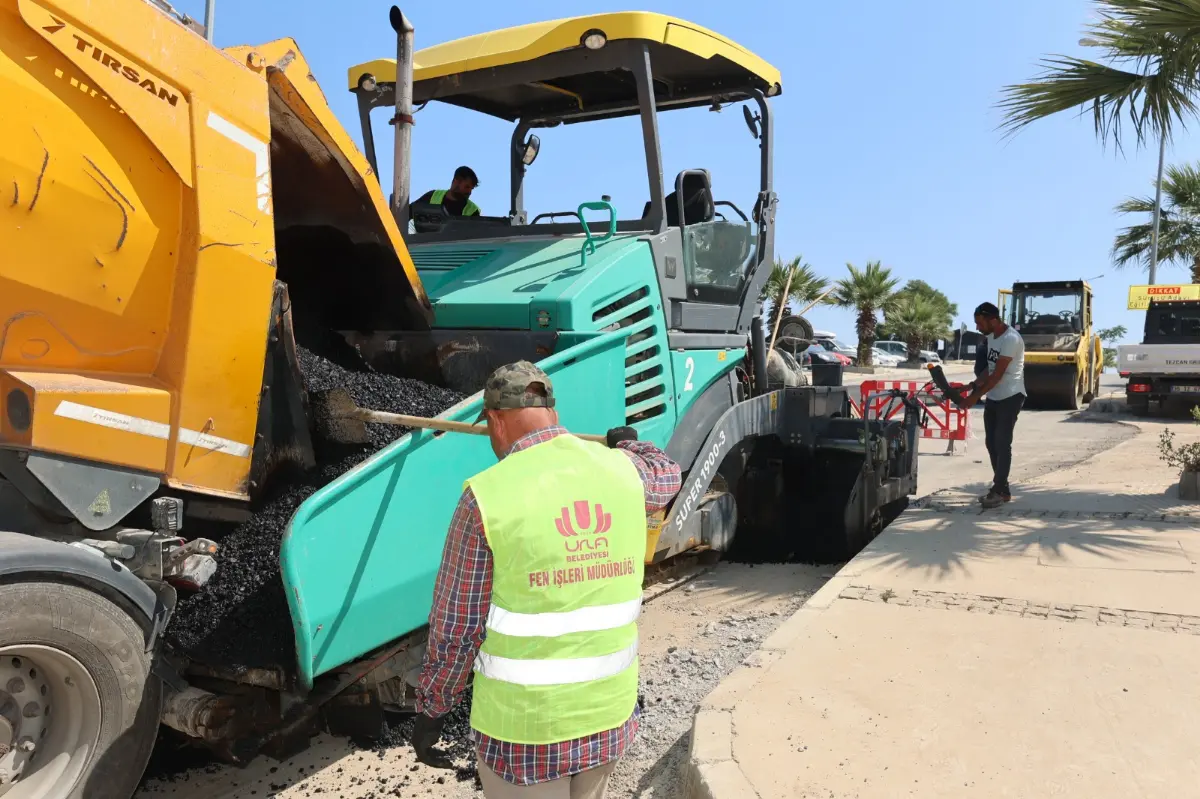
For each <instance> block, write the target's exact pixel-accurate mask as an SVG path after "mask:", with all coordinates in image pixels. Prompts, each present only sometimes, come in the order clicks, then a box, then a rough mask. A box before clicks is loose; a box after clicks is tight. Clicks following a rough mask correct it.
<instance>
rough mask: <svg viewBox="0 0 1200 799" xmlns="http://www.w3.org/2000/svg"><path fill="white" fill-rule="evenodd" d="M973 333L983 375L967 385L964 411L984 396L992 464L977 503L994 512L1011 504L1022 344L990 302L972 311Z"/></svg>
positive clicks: (1022, 374)
mask: <svg viewBox="0 0 1200 799" xmlns="http://www.w3.org/2000/svg"><path fill="white" fill-rule="evenodd" d="M975 329H976V330H978V331H979V332H980V333H983V334H985V335H986V336H987V339H986V340H985V346H986V347H987V374H986V375H985V376H980V377H979V378H977V379H976V380H975V381H974V382H972V383H971V386H972V391H971V396H969V397H967V401H966V407H967V408H970V407H972V406H973V405H975V403H977V402H979V398H980V397H982V396H983V395H984V394H986V395H987V403H986V404H985V405H984V406H983V429H984V438H985V440H986V441H987V451H988V457H989V458H990V459H991V461H992V488H991V490H990V491H988V492H987V494H985V495H984V496H983V497H981V498H980V500H979V501H980V502H982V503H983V507H985V508H998V507H1000V506H1001V505H1003V504H1004V503H1005V502H1011V501H1012V491H1011V489H1009V487H1008V472H1009V470H1010V469H1011V468H1012V441H1013V430H1014V429H1016V426H1017V415H1018V414H1020V413H1021V406H1023V405H1024V404H1025V342H1024V341H1023V340H1022V339H1021V334H1020V333H1018V332H1017V331H1016V330H1013V329H1012V328H1011V327H1009V326H1008V325H1006V324H1004V320H1003V319H1001V318H1000V309H999V308H997V307H996V306H995V305H992V304H991V303H990V302H985V303H983V304H982V305H980V306H979V307H978V308H976V309H975Z"/></svg>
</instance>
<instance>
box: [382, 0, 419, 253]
mask: <svg viewBox="0 0 1200 799" xmlns="http://www.w3.org/2000/svg"><path fill="white" fill-rule="evenodd" d="M388 18H389V19H390V21H391V23H392V30H394V31H395V32H396V115H395V116H394V117H392V124H393V125H394V126H395V127H396V132H395V137H394V141H395V151H394V158H393V162H392V216H394V217H396V224H397V225H399V227H400V232H401V233H404V232H406V231H407V230H408V198H409V190H410V188H411V186H412V160H411V158H410V157H409V154H410V153H411V152H412V126H413V117H412V113H413V108H412V102H413V100H412V96H413V32H414V30H415V29H414V28H413V26H412V23H411V22H409V21H408V17H406V16H404V12H402V11H401V10H400V9H399V8H398V7H396V6H392V10H391V12H389V14H388Z"/></svg>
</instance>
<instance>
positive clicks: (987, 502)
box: [979, 488, 1012, 508]
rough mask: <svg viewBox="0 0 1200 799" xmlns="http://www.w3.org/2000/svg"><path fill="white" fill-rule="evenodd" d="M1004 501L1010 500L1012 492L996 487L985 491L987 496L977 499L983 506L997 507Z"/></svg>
mask: <svg viewBox="0 0 1200 799" xmlns="http://www.w3.org/2000/svg"><path fill="white" fill-rule="evenodd" d="M1005 502H1012V494H1010V493H1008V492H1007V491H1001V490H1000V489H996V488H993V489H992V490H991V491H989V492H988V493H987V496H985V497H984V498H983V499H981V500H979V504H981V505H983V507H985V508H998V507H1000V506H1001V505H1003V504H1004V503H1005Z"/></svg>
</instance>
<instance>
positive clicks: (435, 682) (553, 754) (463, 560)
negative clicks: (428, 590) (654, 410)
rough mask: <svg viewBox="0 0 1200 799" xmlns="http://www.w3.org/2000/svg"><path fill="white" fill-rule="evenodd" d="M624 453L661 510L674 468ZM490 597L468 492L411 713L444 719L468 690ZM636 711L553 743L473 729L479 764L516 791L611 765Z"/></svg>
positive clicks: (632, 728) (546, 432)
mask: <svg viewBox="0 0 1200 799" xmlns="http://www.w3.org/2000/svg"><path fill="white" fill-rule="evenodd" d="M563 434H567V430H566V429H565V428H563V427H559V426H553V427H546V428H543V429H541V430H537V431H534V432H533V433H530V434H529V435H527V436H525V437H523V438H521V439H520V440H518V441H517V442H516V443H515V444H513V446H512V448H511V449H510V450H509V451H508V453H506V454H508V455H511V454H512V453H514V452H519V451H520V450H523V449H527V448H529V447H532V446H534V445H535V444H541V443H544V442H546V441H549V440H550V439H552V438H554V437H555V436H559V435H563ZM619 447H620V449H621V451H622V452H624V453H625V454H626V455H628V456H629V460H630V461H632V462H633V465H634V466H635V467H636V468H637V471H638V474H639V475H640V476H641V478H642V483H643V484H644V485H645V488H646V513H647V515H649V514H651V513H655V512H657V511H659V510H662V509H663V508H664V507H666V505H667V503H668V502H670V501H671V499H672V497H674V496H675V494H676V493H678V491H679V487H680V485H681V482H682V480H681V477H680V470H679V466H678V464H676V463H675V462H674V461H672V460H671V459H670V458H668V457H667V456H666V454H665V453H663V451H662V450H660V449H658V447H656V446H654V445H653V444H651V443H649V442H645V441H623V442H621V443H620V445H619ZM491 599H492V551H491V549H489V548H488V545H487V539H486V538H484V535H483V519H482V517H481V516H480V515H479V505H478V504H477V503H476V501H475V496H474V494H473V493H472V492H471V489H470V488H469V487H468V488H467V489H465V490H464V491H463V494H462V497H461V498H460V499H459V501H458V507H457V508H455V510H454V517H453V518H452V519H451V521H450V532H449V534H448V536H447V538H446V547H445V550H444V551H443V553H442V565H441V569H440V570H439V571H438V576H437V585H436V587H435V588H434V592H433V609H432V610H431V611H430V614H429V643H428V646H427V648H426V650H425V666H424V669H423V670H422V672H421V679H420V681H419V686H418V689H417V711H418V712H421V713H425V714H427V715H430V716H434V717H437V716H442V715H444V714H446V713H448V712H450V709H451V708H452V707H454V704H455V701H456V700H457V698H458V696H459V694H461V693H462V692H463V690H464V689H465V688H466V686H467V680H468V678H469V677H470V676H471V670H472V666H473V664H474V662H475V655H476V653H477V652H478V651H479V647H480V645H481V644H482V643H483V638H484V624H485V622H486V620H487V615H488V609H489V607H490V606H491ZM637 725H638V709H637V706H636V704H635V706H634V708H633V711H632V714H631V715H630V717H629V720H628V721H626V722H625V723H624V724H622V725H621V726H620V727H617V728H615V729H611V730H607V731H605V732H599V733H596V734H595V735H589V736H587V737H584V738H576V739H574V740H571V741H563V742H562V743H557V744H546V745H532V744H516V743H510V742H508V741H499V740H496V739H495V738H490V737H488V736H486V735H484V734H483V733H481V732H478V731H474V737H475V743H476V747H477V749H478V754H479V759H480V760H482V761H483V762H484V763H486V764H487V766H488V768H490V769H491V770H492V771H494V772H496V773H497V774H499V775H500V776H501V777H503V778H504V779H505V780H506V781H508V782H511V783H515V784H517V785H532V784H534V783H539V782H548V781H549V780H555V779H559V778H560V777H568V776H570V775H572V774H578V773H579V772H581V771H586V770H587V769H590V768H595V767H596V766H602V765H604V764H605V763H608V762H609V761H611V760H615V759H616V758H618V757H620V756H621V755H622V754H623V753H624V752H625V747H626V746H628V745H629V742H630V741H632V740H633V737H634V736H635V735H636V734H637Z"/></svg>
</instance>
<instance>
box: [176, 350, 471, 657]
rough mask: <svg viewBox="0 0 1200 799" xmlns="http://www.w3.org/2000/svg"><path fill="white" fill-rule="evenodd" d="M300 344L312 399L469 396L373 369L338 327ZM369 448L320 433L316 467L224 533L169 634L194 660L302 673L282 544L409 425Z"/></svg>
mask: <svg viewBox="0 0 1200 799" xmlns="http://www.w3.org/2000/svg"><path fill="white" fill-rule="evenodd" d="M304 344H305V345H307V346H298V347H297V356H298V358H299V361H300V368H301V372H302V374H303V376H304V381H305V386H306V388H307V390H308V392H309V394H310V395H312V394H313V393H316V392H321V391H325V390H328V389H332V388H344V389H346V390H347V391H348V392H349V393H350V395H351V397H352V398H353V399H354V401H355V403H356V404H357V405H359V406H360V407H363V408H370V409H375V410H383V411H390V412H392V413H404V414H409V415H412V416H437V415H438V414H439V413H441V412H443V411H445V410H446V409H447V408H449V407H451V406H452V405H455V404H456V403H458V402H459V401H461V400H462V399H463V396H462V395H461V394H458V393H456V392H453V391H449V390H447V389H443V388H439V387H437V386H432V385H429V384H427V383H422V382H419V381H416V380H409V379H406V378H402V377H396V376H394V375H388V374H383V373H380V372H377V371H375V370H373V369H371V368H370V367H369V366H368V365H367V364H366V363H365V362H363V360H362V359H361V358H360V357H359V356H358V353H357V351H356V350H355V349H354V348H353V347H351V346H350V345H349V344H347V343H346V342H345V340H344V339H342V338H341V336H338V335H337V334H335V333H331V334H327V335H317V336H311V335H310V336H308V337H306V339H305V340H304ZM367 430H368V438H369V439H370V440H369V442H368V443H366V444H353V445H347V444H343V443H339V442H334V441H327V440H322V439H320V438H319V437H318V438H315V439H314V442H313V448H314V450H315V453H316V458H317V465H316V467H315V468H313V469H311V470H309V471H299V470H292V471H290V472H289V473H287V474H283V475H276V476H274V477H273V479H272V485H271V486H269V487H268V488H267V490H266V491H265V494H264V496H263V497H262V498H261V499H260V500H259V501H258V503H257V507H256V508H255V512H254V515H253V516H252V517H251V518H250V519H249V520H248V521H246V522H244V523H243V524H241V525H239V526H237V527H236V528H235V529H233V530H232V531H230V532H229V533H228V534H226V535H224V536H223V537H222V538H221V539H220V541H219V545H220V551H219V553H218V568H217V572H216V574H215V575H214V576H213V578H212V579H211V580H210V581H209V582H208V584H207V585H205V586H204V587H203V588H202V589H201V590H200V591H198V592H196V593H194V594H190V595H181V596H180V598H179V603H178V605H177V606H176V610H175V615H174V618H173V619H172V621H171V623H170V625H169V626H168V628H167V640H168V641H169V642H170V643H171V644H172V645H173V646H174V647H176V648H177V649H179V650H180V651H182V652H183V653H184V654H186V655H187V656H188V657H190V658H191V659H193V660H194V661H198V662H202V663H207V664H210V665H214V666H221V667H224V668H232V669H239V668H247V667H249V668H272V667H276V668H282V669H283V670H285V671H286V672H289V673H290V672H292V671H294V669H295V662H296V654H295V644H294V639H293V635H292V624H291V616H290V613H289V610H288V607H287V600H286V599H285V596H284V592H283V584H282V582H281V580H280V574H279V545H280V541H281V538H282V536H283V531H284V529H285V528H286V527H287V524H288V522H289V520H290V519H291V518H292V515H293V514H294V513H295V512H296V509H297V508H299V507H300V505H301V504H302V503H303V502H304V500H306V499H308V498H309V497H310V496H312V494H313V493H315V492H316V491H317V490H318V489H320V488H322V487H323V486H325V485H327V484H328V483H330V482H332V481H333V480H335V479H337V478H338V477H339V476H341V475H342V474H344V473H345V472H347V471H349V470H350V469H351V468H353V467H354V466H356V465H358V464H359V463H361V462H362V461H364V460H366V459H367V458H368V457H370V456H371V455H372V454H374V453H375V452H377V451H378V450H380V449H382V448H383V447H385V446H387V445H388V444H390V443H391V442H393V441H395V440H396V439H397V438H400V437H401V436H403V435H404V434H405V433H407V432H408V431H409V429H408V428H405V427H398V426H389V425H368V426H367Z"/></svg>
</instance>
